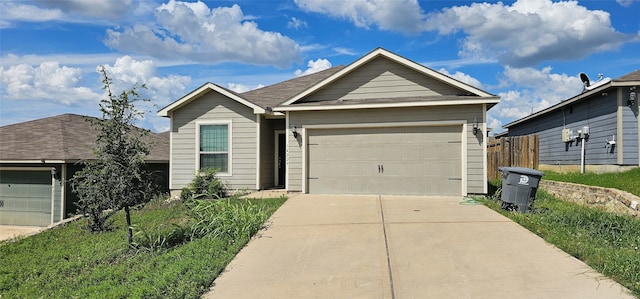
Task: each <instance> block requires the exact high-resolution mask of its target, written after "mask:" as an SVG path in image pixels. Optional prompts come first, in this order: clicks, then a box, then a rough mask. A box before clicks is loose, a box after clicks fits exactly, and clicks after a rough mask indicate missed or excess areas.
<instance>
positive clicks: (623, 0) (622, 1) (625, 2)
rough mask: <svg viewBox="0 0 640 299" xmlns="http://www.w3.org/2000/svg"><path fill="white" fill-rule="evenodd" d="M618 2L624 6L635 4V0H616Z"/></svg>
mask: <svg viewBox="0 0 640 299" xmlns="http://www.w3.org/2000/svg"><path fill="white" fill-rule="evenodd" d="M616 2H618V4H620V5H622V6H624V7H629V6H631V4H633V0H616Z"/></svg>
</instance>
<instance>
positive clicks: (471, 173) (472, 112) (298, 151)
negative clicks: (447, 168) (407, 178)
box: [288, 105, 486, 194]
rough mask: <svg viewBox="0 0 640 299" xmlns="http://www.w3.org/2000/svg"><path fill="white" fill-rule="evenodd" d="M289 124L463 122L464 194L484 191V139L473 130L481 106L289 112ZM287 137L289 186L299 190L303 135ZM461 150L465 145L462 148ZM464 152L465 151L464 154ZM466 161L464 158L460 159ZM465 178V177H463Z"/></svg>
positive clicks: (481, 113)
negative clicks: (464, 157)
mask: <svg viewBox="0 0 640 299" xmlns="http://www.w3.org/2000/svg"><path fill="white" fill-rule="evenodd" d="M289 117H290V119H289V122H290V125H296V126H297V127H298V128H304V127H305V126H309V125H311V126H312V125H348V124H378V125H379V124H389V125H390V126H393V124H394V123H402V122H438V121H443V122H444V121H463V122H464V121H466V123H467V126H466V135H465V136H466V164H465V165H466V168H467V169H466V172H465V171H464V169H463V172H462V173H463V174H465V173H466V183H467V189H466V190H463V193H465V194H466V193H483V192H484V185H485V184H486V182H485V181H484V169H483V165H484V164H483V159H484V156H483V140H482V138H483V137H482V134H483V133H482V132H480V133H479V134H478V137H477V136H474V135H473V133H472V127H473V126H472V124H473V121H474V118H476V119H477V120H478V122H479V127H480V128H482V127H483V124H482V119H483V110H482V105H458V106H437V107H411V108H386V109H358V110H331V111H296V112H289ZM288 138H289V165H288V167H289V171H290V172H289V176H288V180H289V181H288V183H289V185H288V186H289V187H288V189H289V190H290V191H302V187H303V175H302V170H303V161H302V150H303V147H302V143H301V141H302V137H301V136H298V141H297V142H296V140H294V138H293V135H292V134H291V131H290V130H288ZM463 150H464V148H463ZM463 155H465V153H463ZM463 161H465V159H463ZM463 179H464V178H463Z"/></svg>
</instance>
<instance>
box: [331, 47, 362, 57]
mask: <svg viewBox="0 0 640 299" xmlns="http://www.w3.org/2000/svg"><path fill="white" fill-rule="evenodd" d="M333 50H334V51H336V52H338V54H340V55H349V56H355V55H358V52H356V51H354V50H352V49H347V48H340V47H338V48H333Z"/></svg>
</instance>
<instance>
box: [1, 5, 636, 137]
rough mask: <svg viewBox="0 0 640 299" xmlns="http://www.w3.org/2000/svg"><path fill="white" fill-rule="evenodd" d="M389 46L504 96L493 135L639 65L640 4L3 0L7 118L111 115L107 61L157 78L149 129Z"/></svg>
mask: <svg viewBox="0 0 640 299" xmlns="http://www.w3.org/2000/svg"><path fill="white" fill-rule="evenodd" d="M377 47H382V48H385V49H387V50H390V51H392V52H395V53H397V54H399V55H401V56H404V57H406V58H408V59H411V60H413V61H415V62H418V63H421V64H423V65H425V66H427V67H430V68H432V69H434V70H437V71H440V72H443V73H445V74H448V75H450V76H452V77H454V78H456V79H459V80H461V81H464V82H467V83H469V84H472V85H474V86H477V87H479V88H481V89H483V90H486V91H488V92H490V93H493V94H496V95H499V96H500V97H501V103H500V104H498V105H496V106H495V107H494V108H493V109H491V110H490V111H489V112H488V121H487V122H488V125H489V127H492V128H493V129H494V132H499V131H501V130H502V129H501V127H502V125H504V124H507V123H509V122H511V121H513V120H516V119H518V118H521V117H524V116H526V115H528V114H530V113H532V112H535V111H538V110H540V109H544V108H546V107H548V106H550V105H553V104H555V103H558V102H559V101H561V100H564V99H567V98H570V97H572V96H574V95H576V94H578V93H580V92H581V90H582V83H581V82H580V80H579V79H578V74H579V73H580V72H585V73H587V74H588V75H589V76H590V77H591V79H592V80H595V79H596V78H597V76H598V74H599V73H602V74H604V76H605V77H610V78H616V77H619V76H622V75H624V74H626V73H629V72H632V71H635V70H638V69H640V1H634V0H617V1H613V0H612V1H608V0H606V1H605V0H593V1H550V0H549V1H547V0H520V1H502V2H496V1H489V2H472V1H448V0H441V1H415V0H414V1H412V0H387V1H384V0H348V1H343V0H337V1H336V0H289V1H278V0H269V1H258V0H253V1H202V2H182V1H173V0H171V1H169V0H163V1H155V0H148V1H133V0H111V1H97V0H33V1H28V0H20V1H2V2H0V125H7V124H12V123H18V122H23V121H27V120H32V119H38V118H43V117H48V116H53V115H58V114H62V113H76V114H84V115H92V116H100V113H99V111H98V102H99V100H100V99H101V98H102V97H103V92H102V90H101V89H100V87H101V82H100V76H99V74H98V73H97V72H96V69H97V67H98V66H99V65H102V66H104V67H105V68H106V70H107V73H108V74H109V76H110V77H111V78H112V79H113V80H114V88H116V90H124V89H128V88H130V87H132V86H133V85H134V84H136V83H138V84H145V85H146V86H147V89H146V90H145V91H144V96H145V97H147V98H149V99H151V101H150V102H148V103H143V104H140V105H139V109H141V110H144V111H147V112H146V115H145V118H144V119H142V120H140V122H139V123H138V125H139V126H142V127H145V128H148V129H151V130H153V131H165V130H167V129H168V127H169V121H168V119H166V118H161V117H158V116H156V114H155V112H156V111H157V110H158V109H159V108H162V107H164V106H166V105H167V104H169V103H171V102H173V101H175V100H176V99H178V98H180V97H181V96H183V95H185V94H187V93H188V92H190V91H192V90H193V89H195V88H197V87H198V86H200V85H202V84H204V83H206V82H213V83H216V84H219V85H221V86H224V87H227V88H229V89H232V90H235V91H239V92H242V91H247V90H250V89H254V88H257V87H260V86H265V85H270V84H273V83H277V82H280V81H283V80H287V79H291V78H295V77H296V76H300V75H303V74H306V73H311V72H315V71H319V70H323V69H326V68H328V67H331V66H336V65H341V64H342V65H347V64H349V63H351V62H353V61H355V60H356V59H358V58H359V57H361V56H362V55H365V54H366V53H368V52H370V51H372V50H373V49H375V48H377Z"/></svg>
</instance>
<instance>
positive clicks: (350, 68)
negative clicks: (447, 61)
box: [278, 48, 498, 111]
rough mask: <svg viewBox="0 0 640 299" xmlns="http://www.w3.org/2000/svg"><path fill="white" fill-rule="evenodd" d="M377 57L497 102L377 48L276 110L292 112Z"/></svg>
mask: <svg viewBox="0 0 640 299" xmlns="http://www.w3.org/2000/svg"><path fill="white" fill-rule="evenodd" d="M378 57H385V58H387V59H390V60H392V61H394V62H396V63H399V64H401V65H403V66H405V67H408V68H411V69H413V70H415V71H417V72H419V73H421V74H424V75H425V76H430V77H432V78H434V79H436V80H440V81H442V82H444V83H446V84H449V85H452V86H454V87H456V88H459V89H461V90H464V91H467V92H469V93H471V94H475V95H477V96H479V97H481V98H483V101H484V102H487V100H488V99H487V98H490V99H493V100H490V101H488V102H490V103H497V102H498V98H497V97H496V96H495V95H493V94H490V93H487V92H485V91H483V90H481V89H478V88H476V87H473V86H471V85H468V84H466V83H463V82H461V81H458V80H456V79H453V78H451V77H449V76H446V75H444V74H442V73H439V72H436V71H434V70H432V69H430V68H428V67H425V66H423V65H421V64H419V63H416V62H414V61H411V60H409V59H406V58H404V57H401V56H399V55H397V54H394V53H392V52H389V51H387V50H385V49H383V48H377V49H375V50H373V51H372V52H370V53H369V54H367V55H365V56H363V57H362V58H360V59H358V60H356V61H355V62H353V63H352V64H350V65H348V66H347V67H345V68H343V69H341V70H339V71H338V72H336V73H334V74H333V75H331V76H329V77H327V78H325V79H324V80H322V81H320V82H318V83H317V84H315V85H313V86H311V87H310V88H308V89H306V90H304V91H303V92H301V93H299V94H297V95H296V96H294V97H292V98H290V99H289V100H287V101H285V102H283V103H282V104H280V107H279V108H278V110H283V111H286V110H293V109H291V108H287V107H285V106H289V105H292V104H294V103H296V102H297V101H299V100H301V99H303V98H304V97H306V96H308V95H310V94H312V93H314V92H316V91H318V90H319V89H321V88H323V87H325V86H327V85H329V84H331V83H332V82H335V81H336V80H338V79H340V78H342V77H344V76H346V75H347V74H349V73H351V72H353V71H354V70H355V69H358V68H359V67H361V66H362V65H364V64H366V63H368V62H370V61H372V60H374V59H376V58H378Z"/></svg>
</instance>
